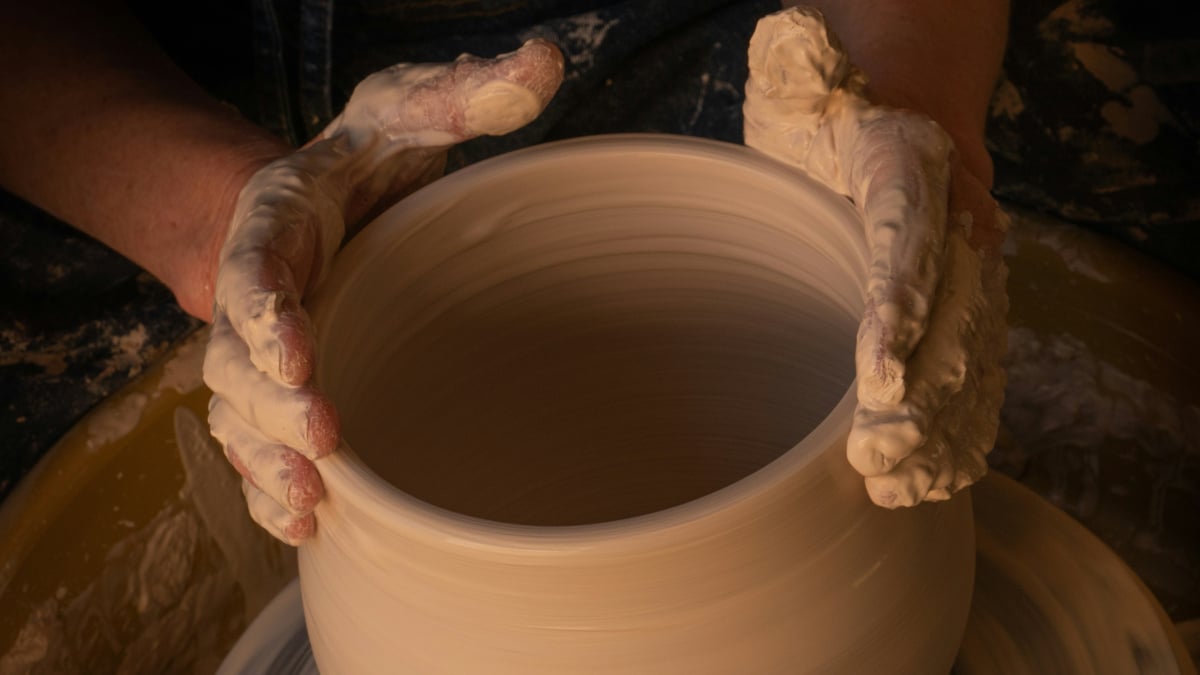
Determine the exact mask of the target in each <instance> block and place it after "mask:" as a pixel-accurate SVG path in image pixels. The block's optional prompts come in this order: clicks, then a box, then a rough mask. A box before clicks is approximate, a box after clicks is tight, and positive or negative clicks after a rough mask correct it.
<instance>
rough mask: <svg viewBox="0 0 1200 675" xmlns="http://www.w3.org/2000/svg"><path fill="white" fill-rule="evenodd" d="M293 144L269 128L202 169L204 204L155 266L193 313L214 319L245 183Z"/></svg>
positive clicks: (199, 190)
mask: <svg viewBox="0 0 1200 675" xmlns="http://www.w3.org/2000/svg"><path fill="white" fill-rule="evenodd" d="M287 152H290V148H289V147H288V146H287V145H286V144H284V143H282V142H281V141H278V140H277V139H275V138H273V137H268V136H266V135H265V134H264V135H263V137H261V138H253V139H249V140H246V141H244V142H240V143H235V144H231V145H229V146H226V147H224V148H221V149H219V150H216V151H214V152H213V153H212V155H211V158H210V162H209V164H208V166H206V167H205V168H204V170H203V172H202V174H200V175H198V176H197V178H198V180H197V184H196V188H195V190H194V192H193V195H194V197H193V199H194V200H195V201H194V202H193V203H194V204H196V206H197V207H198V208H197V209H196V210H195V211H194V212H193V213H194V222H193V224H192V226H191V227H188V228H185V229H184V231H183V234H184V236H183V237H182V239H183V240H182V241H180V242H179V244H178V246H177V250H178V252H179V256H178V257H177V258H176V259H175V260H174V261H171V260H169V258H170V256H168V260H166V261H164V262H165V263H166V264H164V265H162V267H161V269H160V270H154V269H151V270H150V271H151V272H152V273H155V274H156V276H158V278H159V279H160V280H161V281H163V283H165V284H166V285H167V286H168V287H169V288H170V289H171V291H172V292H173V293H174V294H175V299H176V301H177V302H178V303H179V305H180V306H181V307H182V308H183V309H184V311H186V312H187V313H188V314H191V315H192V316H195V317H197V318H200V319H203V320H204V321H211V320H212V309H213V293H214V289H215V288H216V280H217V269H218V267H219V262H220V254H221V247H222V246H223V245H224V243H225V237H226V236H227V234H228V232H229V225H230V221H231V220H232V219H233V212H234V209H235V208H236V206H237V199H238V195H240V194H241V191H242V188H243V187H245V185H246V183H247V182H248V181H249V180H250V177H251V176H253V175H254V174H255V173H256V172H257V171H258V170H259V169H261V168H263V167H264V166H266V165H267V164H269V163H270V162H272V161H274V160H275V159H278V158H279V157H281V156H283V155H284V154H286V153H287Z"/></svg>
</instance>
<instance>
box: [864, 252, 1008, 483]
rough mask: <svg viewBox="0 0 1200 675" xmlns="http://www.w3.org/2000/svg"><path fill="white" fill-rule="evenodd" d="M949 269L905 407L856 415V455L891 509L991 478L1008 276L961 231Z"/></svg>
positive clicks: (1000, 394)
mask: <svg viewBox="0 0 1200 675" xmlns="http://www.w3.org/2000/svg"><path fill="white" fill-rule="evenodd" d="M946 264H947V273H946V275H945V277H944V279H943V285H944V286H945V288H939V294H938V301H937V306H936V308H935V310H934V312H933V315H932V317H931V319H930V326H929V331H928V332H927V334H926V336H925V338H924V339H923V340H922V341H921V344H920V345H919V346H918V348H917V351H916V352H915V353H914V355H913V358H912V360H911V363H910V365H911V368H910V370H909V374H910V377H911V379H912V380H913V381H912V386H910V387H909V389H908V395H907V396H906V399H905V401H904V402H903V403H902V404H901V405H897V406H894V407H890V408H885V409H883V410H874V411H868V412H867V413H863V412H862V410H860V411H858V412H856V415H855V420H854V427H853V429H852V430H851V434H850V441H849V444H848V447H847V452H848V457H849V458H850V460H851V463H852V464H853V465H854V467H855V469H856V470H858V471H859V472H860V473H862V474H863V475H864V476H866V477H867V480H866V484H867V490H868V492H869V493H870V495H871V499H872V500H873V501H875V502H876V503H878V504H880V505H883V506H889V507H896V506H911V505H912V504H916V503H918V502H920V501H923V500H936V499H947V498H949V497H950V495H951V494H953V493H954V492H956V491H958V490H960V489H962V488H963V487H966V486H967V485H970V484H971V483H973V482H975V481H977V480H978V479H979V478H981V477H982V476H983V474H984V473H985V472H986V471H987V463H986V455H987V453H988V452H989V451H990V450H991V448H992V446H993V444H994V443H995V438H996V432H997V429H998V426H999V410H1000V405H1001V403H1002V401H1003V398H1004V385H1005V376H1004V370H1003V369H1002V368H1001V363H1000V361H1001V359H1002V357H1003V355H1004V351H1005V342H1006V330H1007V328H1006V325H1005V321H1004V313H1005V311H1006V308H1007V300H1006V298H1005V296H1004V287H1003V280H1004V276H1005V270H1004V269H1003V263H1002V262H1000V261H999V259H998V258H997V259H995V260H989V259H988V258H986V257H983V256H980V255H978V254H976V253H975V252H974V251H972V250H971V249H970V244H969V243H968V242H967V233H966V232H963V231H953V232H951V233H950V235H949V241H948V245H947V258H946ZM861 408H862V406H860V409H861Z"/></svg>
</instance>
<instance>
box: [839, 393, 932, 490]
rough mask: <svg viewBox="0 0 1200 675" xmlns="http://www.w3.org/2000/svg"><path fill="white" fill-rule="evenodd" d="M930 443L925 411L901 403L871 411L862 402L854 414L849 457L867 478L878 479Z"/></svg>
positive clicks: (848, 442)
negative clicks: (914, 451)
mask: <svg viewBox="0 0 1200 675" xmlns="http://www.w3.org/2000/svg"><path fill="white" fill-rule="evenodd" d="M925 441H926V425H925V416H924V414H923V411H921V410H918V409H913V408H912V407H911V406H907V405H904V404H900V405H897V406H888V407H885V408H871V407H869V406H866V405H864V404H862V403H860V404H859V405H858V406H857V408H856V409H855V411H854V421H853V423H852V425H851V428H850V437H849V439H848V441H847V443H846V457H847V459H849V460H850V465H851V466H853V467H854V470H855V471H857V472H859V473H860V474H862V475H863V476H878V475H881V474H885V473H887V472H889V471H891V470H892V469H893V468H894V467H895V466H896V464H898V463H899V462H900V461H901V460H902V459H904V458H905V457H907V456H908V455H910V454H911V453H912V451H913V450H914V449H915V448H918V447H921V445H923V444H924V443H925Z"/></svg>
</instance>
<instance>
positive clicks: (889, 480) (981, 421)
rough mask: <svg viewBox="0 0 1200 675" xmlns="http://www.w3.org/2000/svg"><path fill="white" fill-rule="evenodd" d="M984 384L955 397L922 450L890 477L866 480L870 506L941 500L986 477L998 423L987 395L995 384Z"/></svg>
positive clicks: (900, 462)
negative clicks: (990, 407)
mask: <svg viewBox="0 0 1200 675" xmlns="http://www.w3.org/2000/svg"><path fill="white" fill-rule="evenodd" d="M981 375H984V374H983V373H981ZM985 380H986V375H985V376H984V377H983V378H979V379H978V381H976V382H973V383H972V386H967V387H964V388H963V389H962V390H961V391H960V392H959V393H958V394H957V395H956V396H955V397H954V398H955V400H954V401H952V403H951V404H950V405H948V406H946V407H945V408H944V411H945V414H944V415H942V416H941V418H939V419H938V420H937V421H936V422H935V423H934V425H933V430H932V431H931V432H930V434H929V439H928V441H927V442H926V443H925V444H924V445H922V446H920V447H919V448H918V449H917V450H916V451H915V452H913V453H912V454H910V455H908V456H907V457H905V458H904V459H902V460H900V461H899V462H898V463H897V464H896V465H895V467H894V468H892V469H891V470H890V471H889V472H887V473H885V474H881V475H875V476H867V477H866V478H865V482H866V487H867V494H869V495H870V497H871V501H873V502H875V503H876V504H879V505H880V506H885V507H888V508H896V507H901V506H914V505H916V504H919V503H921V502H922V501H941V500H945V499H949V498H950V496H951V495H953V494H954V493H955V492H957V491H959V490H961V489H962V488H964V487H966V486H968V485H971V484H972V483H974V482H976V481H978V480H979V479H980V478H982V477H983V476H984V474H985V473H987V459H986V456H987V453H988V452H989V451H990V450H991V447H992V445H993V444H994V442H995V438H996V425H995V424H994V423H992V422H991V421H990V420H996V419H997V418H996V415H995V414H994V413H995V411H993V410H990V409H989V408H988V405H989V400H990V396H988V395H987V394H988V391H989V390H991V389H994V388H995V387H994V385H995V383H994V382H990V381H985ZM1000 388H1003V384H1000ZM981 427H982V428H981ZM989 427H990V428H989Z"/></svg>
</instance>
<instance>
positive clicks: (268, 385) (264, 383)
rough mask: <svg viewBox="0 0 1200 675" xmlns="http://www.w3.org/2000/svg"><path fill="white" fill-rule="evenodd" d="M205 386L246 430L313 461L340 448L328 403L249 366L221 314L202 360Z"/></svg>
mask: <svg viewBox="0 0 1200 675" xmlns="http://www.w3.org/2000/svg"><path fill="white" fill-rule="evenodd" d="M204 382H205V384H207V385H208V387H209V388H210V389H212V390H213V391H214V392H215V393H217V394H219V395H220V396H221V398H222V399H224V400H225V401H226V402H227V403H228V404H229V405H230V406H232V407H233V409H234V410H235V411H237V414H238V415H239V416H241V418H242V419H243V420H245V421H246V423H247V424H249V425H250V426H253V427H254V428H256V429H258V430H259V431H261V432H262V433H263V435H264V436H266V437H267V438H268V439H270V440H272V441H274V442H276V443H280V444H283V445H286V446H288V447H290V448H294V449H295V450H297V451H298V452H300V453H301V454H303V455H304V456H306V457H308V458H309V459H317V458H319V457H323V456H325V455H327V454H329V453H330V452H332V451H333V450H334V448H336V447H337V444H338V438H339V434H340V426H339V421H338V417H337V412H336V411H335V410H334V407H333V404H332V403H331V402H330V401H329V399H327V398H325V397H324V396H323V395H322V394H320V392H318V391H317V390H316V389H314V388H312V387H311V386H302V387H289V386H286V385H282V384H279V383H278V382H276V381H275V380H273V379H271V378H270V377H269V376H267V374H266V373H264V372H262V371H261V370H259V369H258V368H256V367H255V366H254V364H253V363H251V362H250V353H249V348H248V347H247V346H246V343H245V342H242V340H241V338H240V337H239V336H238V335H237V333H236V332H235V331H234V330H233V326H232V325H231V324H230V323H229V320H228V318H227V317H226V316H225V315H224V314H223V313H221V312H217V314H216V316H215V317H214V320H213V327H212V333H211V336H210V338H209V343H208V350H207V351H206V352H205V355H204Z"/></svg>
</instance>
